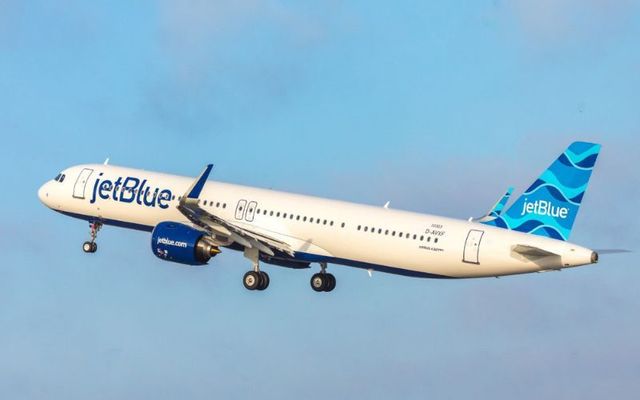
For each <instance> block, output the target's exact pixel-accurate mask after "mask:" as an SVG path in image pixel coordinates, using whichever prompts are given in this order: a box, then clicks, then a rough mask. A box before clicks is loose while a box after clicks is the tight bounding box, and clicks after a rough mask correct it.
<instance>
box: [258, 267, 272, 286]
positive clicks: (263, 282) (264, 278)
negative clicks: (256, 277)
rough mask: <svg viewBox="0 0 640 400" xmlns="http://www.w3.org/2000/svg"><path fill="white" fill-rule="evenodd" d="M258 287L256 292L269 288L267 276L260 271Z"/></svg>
mask: <svg viewBox="0 0 640 400" xmlns="http://www.w3.org/2000/svg"><path fill="white" fill-rule="evenodd" d="M259 274H260V285H258V290H265V289H266V288H268V287H269V282H270V279H269V274H267V273H266V272H263V271H260V272H259Z"/></svg>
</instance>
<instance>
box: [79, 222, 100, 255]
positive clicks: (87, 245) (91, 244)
mask: <svg viewBox="0 0 640 400" xmlns="http://www.w3.org/2000/svg"><path fill="white" fill-rule="evenodd" d="M89 228H90V229H91V240H90V241H87V242H84V243H83V244H82V251H84V252H85V253H95V252H96V251H98V244H97V243H96V239H97V238H98V232H99V231H100V229H101V228H102V223H100V222H91V223H89Z"/></svg>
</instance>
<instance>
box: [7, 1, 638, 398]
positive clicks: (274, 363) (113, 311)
mask: <svg viewBox="0 0 640 400" xmlns="http://www.w3.org/2000/svg"><path fill="white" fill-rule="evenodd" d="M423 3H424V4H423ZM639 21H640V4H638V2H637V1H632V0H620V1H602V0H555V1H552V0H535V1H534V0H512V1H506V0H492V1H477V2H473V3H472V4H469V2H462V1H446V2H410V1H398V2H394V3H393V4H390V3H388V2H377V1H366V2H365V1H353V2H341V1H336V0H331V1H323V2H293V1H265V0H236V1H232V2H226V1H219V0H211V1H205V0H198V1H196V0H190V1H173V0H159V1H155V2H152V1H139V2H126V1H94V2H83V1H77V0H66V1H61V2H53V3H52V2H46V1H38V0H36V1H29V2H24V1H16V0H0V109H1V110H2V112H1V113H0V132H1V134H2V139H3V141H2V142H3V144H2V147H1V150H0V154H1V155H2V157H0V171H1V172H0V174H1V177H2V182H3V187H4V192H3V193H4V195H3V196H0V206H1V209H2V210H3V212H2V223H1V224H0V251H2V254H3V258H4V259H3V262H2V263H1V264H0V397H2V398H20V399H45V398H46V399H86V398H93V399H112V398H120V399H137V398H141V397H142V398H148V397H153V398H156V399H174V398H178V397H180V398H185V399H204V398H216V397H220V398H238V399H241V398H247V397H249V396H256V395H260V396H261V398H265V399H281V398H309V399H325V398H333V399H341V398H345V399H346V398H354V397H359V398H372V399H377V398H380V399H388V398H406V399H414V398H415V399H423V398H426V397H428V396H429V397H431V398H450V399H456V398H470V397H472V396H473V397H483V398H484V397H487V398H488V397H491V398H495V399H513V398H514V397H517V398H520V399H538V398H542V397H546V398H557V399H572V398H581V399H601V398H603V397H605V396H606V397H616V398H634V397H635V395H637V393H638V391H640V380H639V379H638V377H639V376H640V361H638V360H640V345H639V344H638V341H637V338H638V336H639V335H640V320H639V319H638V315H640V313H639V311H640V294H639V292H638V290H637V282H638V281H639V278H640V272H638V268H637V263H636V262H634V260H635V254H629V255H619V256H611V257H608V258H604V259H603V261H602V262H601V263H600V264H599V265H597V266H594V267H587V268H581V269H576V270H572V271H564V272H561V273H548V274H539V275H527V276H519V277H509V278H503V279H484V280H464V281H430V280H420V279H409V278H404V277H397V276H391V275H384V274H374V276H373V278H371V279H370V278H369V277H368V276H367V274H366V273H365V272H363V271H360V270H351V269H348V268H344V267H339V266H334V267H332V268H331V270H332V271H333V272H334V274H335V275H336V276H337V278H338V288H337V289H336V291H334V292H333V293H332V294H331V295H329V296H319V295H317V294H316V293H314V292H312V291H311V289H310V288H309V286H308V280H309V277H310V275H311V274H312V273H313V271H302V272H296V271H290V270H286V269H279V268H277V267H267V270H268V272H269V273H270V275H271V281H272V283H271V287H270V289H269V290H268V291H266V292H264V293H250V292H247V291H246V290H244V289H243V288H242V284H241V277H242V275H243V273H244V272H245V271H246V270H247V269H248V267H249V266H248V264H247V262H246V261H245V260H244V259H243V258H242V257H241V255H239V254H235V253H230V252H226V253H224V254H222V255H221V256H219V257H218V258H216V259H215V261H214V262H213V263H212V264H211V265H210V266H209V267H207V268H204V269H189V268H182V267H179V266H176V265H170V264H168V263H163V262H162V261H160V260H157V259H155V258H154V257H153V256H152V254H151V252H150V251H149V236H148V234H145V233H140V232H129V231H124V230H119V229H116V228H106V229H104V230H103V231H102V232H101V235H100V240H99V242H100V246H101V247H100V252H99V253H98V254H96V255H95V256H87V255H85V254H83V253H82V252H81V250H80V246H81V243H82V242H83V241H84V240H86V238H87V235H88V228H87V226H86V225H85V224H84V223H82V222H79V221H74V220H70V219H67V218H64V217H62V216H59V215H56V214H54V213H52V212H51V211H49V210H47V209H46V208H45V207H43V206H42V205H41V204H39V203H38V200H37V196H36V191H37V188H38V187H39V186H40V185H41V184H42V183H43V182H44V181H46V180H47V179H50V178H52V177H54V176H55V175H56V174H57V172H58V170H60V169H62V168H64V167H67V166H69V165H73V164H79V163H84V162H101V161H103V160H104V159H105V158H106V157H111V160H112V163H114V164H119V165H126V166H134V167H143V168H148V169H154V170H160V171H166V172H173V173H179V174H186V175H196V174H197V173H198V172H199V171H200V170H201V168H202V167H203V165H205V164H206V163H209V162H213V163H215V164H216V170H215V172H214V174H213V175H214V179H219V180H223V181H229V182H236V183H242V184H249V185H256V186H262V187H272V188H274V189H282V190H289V191H295V192H302V193H309V194H315V195H320V196H326V197H335V198H340V199H345V200H351V201H358V202H363V203H368V204H380V205H382V204H384V203H385V202H386V201H387V200H391V201H392V206H393V207H396V208H402V209H409V210H414V211H419V212H430V213H438V214H442V215H447V216H451V217H457V218H468V217H470V216H478V215H480V214H481V213H482V212H484V211H486V209H487V207H489V206H490V205H491V204H493V202H494V201H495V199H496V198H497V197H498V195H499V194H501V192H502V191H503V190H504V189H506V187H508V186H509V185H514V186H515V187H516V188H517V189H516V190H517V191H518V190H520V191H521V190H522V189H524V188H525V186H527V185H528V184H529V183H531V182H532V180H533V179H534V178H535V177H536V176H537V174H539V172H540V171H542V170H543V169H544V168H546V166H547V165H548V164H549V163H550V162H551V161H552V160H553V159H554V158H555V157H556V156H557V155H558V154H559V153H560V152H561V151H562V150H563V149H564V148H565V147H566V145H567V144H568V143H570V142H571V141H573V140H576V139H583V140H593V141H597V142H600V143H602V144H603V151H602V155H601V157H600V160H599V164H598V167H597V168H596V172H595V173H594V176H593V178H592V183H591V187H590V190H589V192H588V193H587V197H586V199H585V202H584V205H583V207H582V211H581V214H580V216H579V217H578V220H577V222H576V226H575V229H574V234H573V236H572V241H575V242H577V243H580V244H583V245H585V246H590V247H593V248H612V247H616V248H617V247H622V248H629V249H634V250H637V243H638V242H639V241H640V234H639V232H640V220H639V218H638V213H637V210H636V208H637V205H638V198H639V197H640V192H639V188H640V178H639V177H638V172H637V171H638V168H637V156H636V153H637V151H638V149H639V148H640V112H639V111H638V110H639V108H638V104H640V94H639V93H640V51H639V50H638V45H637V39H638V37H640V23H639Z"/></svg>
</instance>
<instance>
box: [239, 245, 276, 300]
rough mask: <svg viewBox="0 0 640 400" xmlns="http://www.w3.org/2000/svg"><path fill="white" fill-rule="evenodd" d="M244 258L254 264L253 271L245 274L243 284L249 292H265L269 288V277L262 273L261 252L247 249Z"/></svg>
mask: <svg viewBox="0 0 640 400" xmlns="http://www.w3.org/2000/svg"><path fill="white" fill-rule="evenodd" d="M244 256H245V257H246V258H248V259H249V260H251V262H252V263H253V270H252V271H249V272H247V273H246V274H244V278H243V280H242V283H243V284H244V287H245V288H247V289H248V290H265V289H266V288H268V287H269V275H268V274H267V273H266V272H264V271H260V251H259V250H258V249H249V248H247V249H245V250H244Z"/></svg>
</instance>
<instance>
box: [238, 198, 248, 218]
mask: <svg viewBox="0 0 640 400" xmlns="http://www.w3.org/2000/svg"><path fill="white" fill-rule="evenodd" d="M246 212H247V201H246V200H240V201H239V202H238V205H237V207H236V219H237V220H241V219H243V218H244V214H245V213H246Z"/></svg>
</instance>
